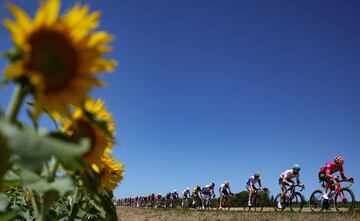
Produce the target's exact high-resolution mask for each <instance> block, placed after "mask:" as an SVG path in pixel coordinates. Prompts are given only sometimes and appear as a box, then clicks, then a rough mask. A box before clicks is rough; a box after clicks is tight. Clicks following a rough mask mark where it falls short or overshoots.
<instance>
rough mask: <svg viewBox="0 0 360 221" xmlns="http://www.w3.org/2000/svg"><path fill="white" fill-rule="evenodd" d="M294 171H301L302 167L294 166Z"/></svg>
mask: <svg viewBox="0 0 360 221" xmlns="http://www.w3.org/2000/svg"><path fill="white" fill-rule="evenodd" d="M293 169H294V170H301V167H300V165H299V164H294V166H293Z"/></svg>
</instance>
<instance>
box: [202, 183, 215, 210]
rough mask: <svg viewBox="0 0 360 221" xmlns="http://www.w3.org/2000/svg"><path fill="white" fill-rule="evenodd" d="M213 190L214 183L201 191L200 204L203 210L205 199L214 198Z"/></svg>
mask: <svg viewBox="0 0 360 221" xmlns="http://www.w3.org/2000/svg"><path fill="white" fill-rule="evenodd" d="M214 189H215V183H210V184H208V185H206V186H204V187H203V188H202V189H201V193H202V199H201V204H202V208H203V209H205V201H206V199H207V198H209V197H212V196H213V197H215V193H214Z"/></svg>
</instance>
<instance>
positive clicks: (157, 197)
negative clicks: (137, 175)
mask: <svg viewBox="0 0 360 221" xmlns="http://www.w3.org/2000/svg"><path fill="white" fill-rule="evenodd" d="M161 201H162V196H161V193H158V195H157V196H156V203H157V206H156V207H157V208H160V207H162V205H161Z"/></svg>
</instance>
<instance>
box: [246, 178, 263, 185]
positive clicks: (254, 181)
mask: <svg viewBox="0 0 360 221" xmlns="http://www.w3.org/2000/svg"><path fill="white" fill-rule="evenodd" d="M251 182H252V183H253V185H255V184H256V183H258V182H260V178H258V179H255V177H254V176H251V177H250V178H249V179H248V181H247V182H246V186H250V183H251Z"/></svg>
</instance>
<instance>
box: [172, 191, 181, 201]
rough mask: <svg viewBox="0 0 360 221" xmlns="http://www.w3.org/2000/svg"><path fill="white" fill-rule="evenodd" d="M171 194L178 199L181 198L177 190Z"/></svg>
mask: <svg viewBox="0 0 360 221" xmlns="http://www.w3.org/2000/svg"><path fill="white" fill-rule="evenodd" d="M171 196H172V198H173V199H178V198H179V194H178V193H177V192H173V193H172V194H171Z"/></svg>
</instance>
